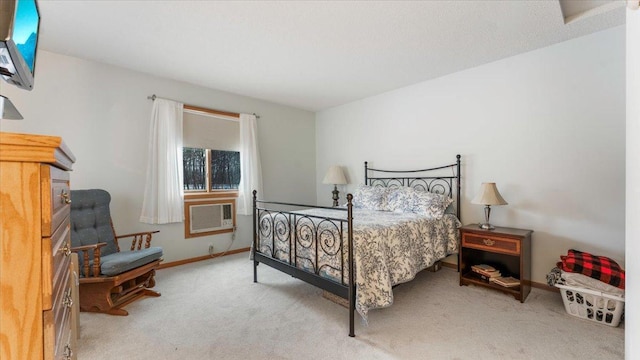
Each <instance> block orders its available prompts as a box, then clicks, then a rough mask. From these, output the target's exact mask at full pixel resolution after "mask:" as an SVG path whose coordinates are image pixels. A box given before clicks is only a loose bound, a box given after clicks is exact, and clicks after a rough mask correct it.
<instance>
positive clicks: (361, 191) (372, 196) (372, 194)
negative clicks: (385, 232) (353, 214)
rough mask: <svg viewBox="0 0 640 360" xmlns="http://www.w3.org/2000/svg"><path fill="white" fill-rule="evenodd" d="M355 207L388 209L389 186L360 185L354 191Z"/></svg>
mask: <svg viewBox="0 0 640 360" xmlns="http://www.w3.org/2000/svg"><path fill="white" fill-rule="evenodd" d="M353 207H356V208H360V209H369V210H383V211H388V210H389V207H388V205H387V188H384V187H381V186H369V185H360V186H359V187H358V189H356V191H355V192H354V193H353Z"/></svg>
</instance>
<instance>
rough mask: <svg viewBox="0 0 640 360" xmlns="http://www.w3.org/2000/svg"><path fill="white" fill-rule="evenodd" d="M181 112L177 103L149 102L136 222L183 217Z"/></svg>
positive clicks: (181, 106)
mask: <svg viewBox="0 0 640 360" xmlns="http://www.w3.org/2000/svg"><path fill="white" fill-rule="evenodd" d="M182 111H183V104H181V103H178V102H175V101H171V100H166V99H159V98H156V99H155V100H154V101H153V110H152V112H151V128H150V132H149V150H148V151H149V160H148V161H149V163H148V164H147V182H146V185H145V189H144V201H143V203H142V214H141V215H140V222H143V223H148V224H167V223H174V222H182V221H183V220H184V211H183V206H184V204H183V195H182V182H183V180H182Z"/></svg>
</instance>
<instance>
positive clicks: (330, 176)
mask: <svg viewBox="0 0 640 360" xmlns="http://www.w3.org/2000/svg"><path fill="white" fill-rule="evenodd" d="M322 183H323V184H334V185H343V184H346V183H347V179H346V178H345V177H344V173H343V172H342V168H341V167H340V166H338V165H333V166H331V167H330V168H329V170H327V174H326V175H325V176H324V179H323V180H322Z"/></svg>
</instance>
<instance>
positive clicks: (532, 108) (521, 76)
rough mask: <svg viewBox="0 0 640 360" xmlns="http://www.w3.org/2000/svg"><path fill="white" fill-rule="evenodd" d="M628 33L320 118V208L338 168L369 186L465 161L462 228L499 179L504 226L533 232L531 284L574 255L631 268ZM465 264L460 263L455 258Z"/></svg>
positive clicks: (559, 47)
mask: <svg viewBox="0 0 640 360" xmlns="http://www.w3.org/2000/svg"><path fill="white" fill-rule="evenodd" d="M624 77H625V28H624V27H617V28H614V29H610V30H606V31H602V32H599V33H595V34H592V35H589V36H585V37H582V38H578V39H575V40H571V41H567V42H564V43H560V44H556V45H554V46H550V47H547V48H543V49H539V50H536V51H532V52H529V53H526V54H522V55H518V56H514V57H511V58H507V59H504V60H500V61H496V62H493V63H490V64H486V65H482V66H479V67H476V68H473V69H469V70H466V71H461V72H458V73H455V74H452V75H448V76H444V77H441V78H438V79H434V80H431V81H426V82H422V83H419V84H416V85H413V86H409V87H406V88H402V89H398V90H395V91H391V92H388V93H384V94H381V95H378V96H373V97H369V98H366V99H362V100H360V101H356V102H352V103H349V104H346V105H343V106H339V107H336V108H332V109H329V110H325V111H321V112H319V113H317V114H316V153H317V160H316V166H317V167H316V169H317V173H316V183H317V192H318V202H319V203H323V204H330V196H331V195H330V191H331V186H329V185H323V184H322V182H321V180H322V176H323V175H324V172H325V171H326V169H327V168H328V167H329V166H330V165H333V164H337V165H343V166H345V167H346V169H347V171H348V177H349V178H350V185H348V186H347V187H346V188H347V190H353V189H354V187H355V184H360V183H363V181H364V180H363V179H364V174H363V173H364V169H363V162H364V161H369V163H370V165H371V166H373V167H376V168H383V169H412V168H413V169H415V168H426V167H431V166H438V165H444V164H448V163H454V162H455V155H456V154H461V155H462V176H463V182H462V188H463V190H462V192H463V193H462V198H463V201H462V202H463V204H462V221H463V222H464V223H473V222H479V221H481V220H483V216H484V215H483V210H482V207H481V206H479V205H471V204H470V200H471V198H472V197H473V196H474V195H475V194H476V192H477V191H478V189H479V188H480V183H482V182H485V181H495V182H496V183H497V185H498V189H499V190H500V192H501V194H502V195H503V197H504V198H505V199H506V200H507V201H508V202H509V205H507V206H502V207H494V208H493V211H492V216H491V220H492V221H491V222H492V223H494V224H495V225H500V226H510V227H518V228H526V229H532V230H534V234H533V244H532V261H533V265H532V272H533V276H532V277H533V278H532V280H533V281H535V282H540V283H545V282H546V281H545V275H546V273H547V272H548V271H549V270H550V269H551V268H552V267H553V266H555V263H556V261H558V260H559V256H560V255H562V254H566V251H567V249H569V248H577V249H581V250H584V251H590V252H594V253H597V254H600V255H605V256H610V257H612V258H614V259H615V260H617V261H619V262H620V263H621V265H624V224H625V223H624V221H625V220H624V219H625V207H624V203H625V78H624ZM451 261H452V262H453V261H455V259H453V258H452V259H451Z"/></svg>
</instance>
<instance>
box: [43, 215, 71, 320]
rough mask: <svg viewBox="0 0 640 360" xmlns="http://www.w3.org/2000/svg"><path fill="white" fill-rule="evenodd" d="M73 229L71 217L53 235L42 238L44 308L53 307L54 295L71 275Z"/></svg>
mask: <svg viewBox="0 0 640 360" xmlns="http://www.w3.org/2000/svg"><path fill="white" fill-rule="evenodd" d="M70 249H71V231H70V225H69V218H68V217H67V218H66V219H65V221H64V222H63V223H62V224H61V226H59V227H58V229H57V230H56V232H54V233H53V236H52V237H48V238H43V239H42V309H43V310H48V309H51V307H52V306H53V302H54V297H55V295H56V294H57V293H59V291H60V288H61V287H62V286H64V284H65V282H66V281H67V278H68V277H69V267H70V266H71V256H70V255H71V250H70Z"/></svg>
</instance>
